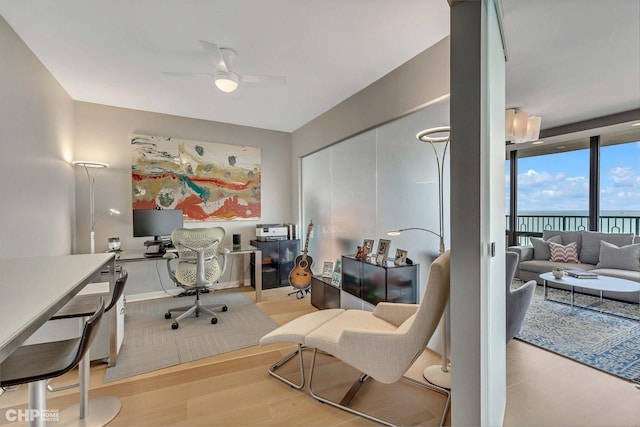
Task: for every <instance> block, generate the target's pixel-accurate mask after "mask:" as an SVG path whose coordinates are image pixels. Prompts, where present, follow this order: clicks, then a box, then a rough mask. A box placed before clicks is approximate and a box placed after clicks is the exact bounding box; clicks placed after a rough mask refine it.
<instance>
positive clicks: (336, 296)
mask: <svg viewBox="0 0 640 427" xmlns="http://www.w3.org/2000/svg"><path fill="white" fill-rule="evenodd" d="M311 305H313V306H314V307H316V308H319V309H320V310H324V309H325V308H340V288H338V287H337V286H334V285H333V284H332V283H331V277H322V276H313V277H312V278H311Z"/></svg>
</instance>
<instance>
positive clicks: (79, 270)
mask: <svg viewBox="0 0 640 427" xmlns="http://www.w3.org/2000/svg"><path fill="white" fill-rule="evenodd" d="M105 267H108V268H109V271H110V275H111V278H110V280H109V282H110V284H111V286H113V285H114V283H115V280H114V271H115V257H114V255H113V254H110V253H109V254H86V255H65V256H51V257H33V258H15V259H5V260H0V278H2V286H0V301H1V302H2V309H1V310H0V325H2V328H0V362H2V361H3V360H5V359H6V358H7V357H8V356H9V355H10V354H11V353H12V352H13V351H15V350H16V349H17V348H18V347H19V346H20V345H21V344H22V343H23V342H24V341H25V340H26V339H27V338H28V337H29V336H30V335H31V334H33V333H34V332H35V331H36V330H37V329H38V328H40V326H42V325H43V324H44V323H45V322H46V321H47V320H49V319H50V318H51V316H53V315H54V314H55V313H56V312H57V311H58V310H60V309H61V308H62V307H63V306H64V305H65V304H66V303H67V302H69V301H70V300H71V299H72V298H73V296H74V295H76V294H77V293H78V292H79V291H80V290H81V289H82V288H84V287H85V285H87V284H88V283H90V282H91V281H93V280H94V279H95V278H96V277H99V274H100V271H101V270H102V269H103V268H105Z"/></svg>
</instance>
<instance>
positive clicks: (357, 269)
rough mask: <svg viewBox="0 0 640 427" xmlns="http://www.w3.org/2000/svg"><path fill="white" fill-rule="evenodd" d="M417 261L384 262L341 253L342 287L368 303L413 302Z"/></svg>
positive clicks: (415, 291) (416, 278) (415, 300)
mask: <svg viewBox="0 0 640 427" xmlns="http://www.w3.org/2000/svg"><path fill="white" fill-rule="evenodd" d="M417 289H418V265H417V264H414V265H394V264H393V262H392V261H388V262H386V263H385V264H384V265H378V264H373V263H370V262H367V261H359V260H357V259H355V258H354V257H352V256H343V257H342V290H343V291H345V292H348V293H350V294H351V295H353V296H356V297H358V298H360V299H362V300H364V301H366V302H368V303H370V304H373V305H376V304H378V303H379V302H381V301H388V302H403V303H409V304H415V303H417V293H418V292H417Z"/></svg>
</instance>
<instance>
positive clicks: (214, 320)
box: [211, 317, 218, 325]
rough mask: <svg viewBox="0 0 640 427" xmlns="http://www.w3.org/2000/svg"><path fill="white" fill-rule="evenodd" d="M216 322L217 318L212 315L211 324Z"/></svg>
mask: <svg viewBox="0 0 640 427" xmlns="http://www.w3.org/2000/svg"><path fill="white" fill-rule="evenodd" d="M216 323H218V319H217V318H216V317H212V318H211V324H212V325H215V324H216Z"/></svg>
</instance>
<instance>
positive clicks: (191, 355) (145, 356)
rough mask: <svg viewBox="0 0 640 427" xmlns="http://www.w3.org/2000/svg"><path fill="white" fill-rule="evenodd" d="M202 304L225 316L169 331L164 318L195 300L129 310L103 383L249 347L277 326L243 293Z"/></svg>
mask: <svg viewBox="0 0 640 427" xmlns="http://www.w3.org/2000/svg"><path fill="white" fill-rule="evenodd" d="M200 298H201V300H202V303H203V304H217V303H223V304H226V305H227V306H228V308H229V310H228V311H226V312H224V313H222V312H221V313H218V314H217V317H218V323H217V324H215V325H212V324H211V322H210V316H208V315H207V316H206V317H205V316H201V317H199V318H196V317H190V318H186V319H184V320H182V321H181V322H180V327H179V328H178V329H175V330H173V329H171V324H172V323H173V319H168V320H167V319H165V318H164V314H165V313H166V312H167V309H168V308H169V307H178V306H182V305H188V304H191V303H192V302H193V301H194V299H195V297H179V298H161V299H155V300H150V301H142V302H136V303H131V304H127V305H126V314H125V335H124V342H123V344H122V347H121V349H120V353H119V354H118V360H117V363H116V366H114V367H110V368H107V370H106V373H105V376H104V382H105V383H106V382H110V381H115V380H119V379H122V378H127V377H130V376H133V375H138V374H143V373H146V372H151V371H155V370H158V369H162V368H166V367H169V366H173V365H178V364H180V363H185V362H190V361H193V360H197V359H201V358H204V357H209V356H214V355H217V354H222V353H226V352H229V351H233V350H238V349H241V348H246V347H251V346H254V345H257V344H258V341H259V340H260V338H261V337H262V336H263V335H265V334H267V333H269V332H271V331H272V330H274V329H275V328H276V327H277V326H278V325H277V324H276V322H274V321H273V320H272V319H271V318H270V317H269V316H268V315H267V314H265V313H264V312H263V311H262V310H260V308H259V307H258V306H257V305H256V304H255V303H254V302H253V301H251V300H250V299H249V298H248V297H247V296H246V295H244V293H243V292H234V291H222V292H214V293H209V294H204V295H202V296H201V297H200ZM177 315H179V313H178V314H177ZM177 315H174V318H175V317H177Z"/></svg>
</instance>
